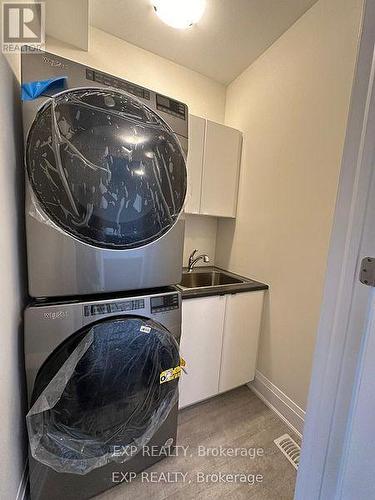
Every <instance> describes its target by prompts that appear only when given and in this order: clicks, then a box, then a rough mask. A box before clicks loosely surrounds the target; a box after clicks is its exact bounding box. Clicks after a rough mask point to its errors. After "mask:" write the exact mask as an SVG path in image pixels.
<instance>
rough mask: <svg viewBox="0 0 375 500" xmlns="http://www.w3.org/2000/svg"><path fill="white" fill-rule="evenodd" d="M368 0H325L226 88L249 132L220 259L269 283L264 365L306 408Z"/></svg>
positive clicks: (238, 122) (232, 120)
mask: <svg viewBox="0 0 375 500" xmlns="http://www.w3.org/2000/svg"><path fill="white" fill-rule="evenodd" d="M361 6H362V0H320V1H319V2H318V3H317V4H315V5H314V6H313V7H312V8H311V9H310V10H309V11H308V12H307V13H306V14H305V15H304V16H303V17H302V18H300V19H299V21H298V22H297V23H296V24H295V25H294V26H292V27H291V28H290V29H289V30H288V31H287V32H286V33H285V34H284V35H283V36H282V37H281V38H280V39H279V40H278V41H277V42H276V43H275V44H274V45H272V47H270V48H269V49H268V50H267V51H266V52H265V53H264V54H263V55H262V56H261V57H260V58H259V59H258V60H257V61H255V63H253V64H252V65H251V66H250V67H249V68H248V69H247V70H246V71H245V72H244V73H242V75H240V76H239V77H238V78H237V79H236V80H235V81H234V82H233V83H232V84H231V85H230V86H229V88H228V92H227V102H226V123H227V124H228V125H231V126H233V127H236V128H239V129H240V130H242V131H243V132H244V146H243V161H242V173H241V181H240V193H239V205H238V218H237V221H236V223H234V222H232V221H229V220H228V221H225V220H222V221H220V222H219V226H218V238H217V247H216V262H217V264H218V265H220V266H223V267H226V268H229V269H230V270H232V271H235V272H238V273H242V274H245V275H248V276H251V277H254V278H256V279H259V280H261V281H265V282H267V283H269V284H270V293H269V298H268V299H267V303H266V307H265V314H264V325H263V330H262V335H261V341H260V350H259V357H258V369H259V370H260V371H261V372H262V374H263V375H265V376H266V377H267V378H268V379H270V380H271V382H273V383H274V384H275V385H276V386H277V387H278V388H279V389H280V390H282V391H283V392H285V393H286V394H287V395H288V396H289V397H290V398H291V399H292V400H293V401H294V402H295V403H297V404H298V405H300V406H301V407H302V408H304V407H305V404H306V397H307V392H308V385H309V380H310V372H311V365H312V355H313V349H314V343H315V332H316V329H317V324H318V319H319V310H320V304H321V299H322V288H323V279H324V274H325V268H326V259H327V250H328V244H329V236H330V231H331V226H332V219H333V213H334V206H335V198H336V192H337V185H338V175H339V168H340V160H341V155H342V151H343V143H344V135H345V128H346V121H347V115H348V108H349V99H350V92H351V86H352V79H353V73H354V65H355V58H356V50H357V41H358V32H359V25H360V15H361Z"/></svg>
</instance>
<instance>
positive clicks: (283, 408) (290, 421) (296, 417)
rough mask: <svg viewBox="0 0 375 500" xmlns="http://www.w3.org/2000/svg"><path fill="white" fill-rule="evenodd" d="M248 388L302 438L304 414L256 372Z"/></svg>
mask: <svg viewBox="0 0 375 500" xmlns="http://www.w3.org/2000/svg"><path fill="white" fill-rule="evenodd" d="M248 386H249V388H250V389H251V390H252V391H253V392H254V393H255V394H256V395H257V396H258V397H259V398H260V399H261V400H262V401H263V402H264V403H265V404H266V405H267V406H268V407H269V408H271V410H273V411H274V412H275V413H276V414H277V415H278V416H279V417H280V418H281V420H283V421H284V422H285V423H286V425H287V426H288V427H290V428H291V430H292V431H293V432H295V433H296V434H297V436H299V437H302V433H303V424H304V421H305V412H304V411H303V410H302V408H300V407H299V406H298V405H297V404H296V403H295V402H294V401H292V400H291V399H290V398H289V397H288V396H287V395H286V394H284V393H283V392H282V391H281V390H280V389H279V388H278V387H276V385H274V384H273V383H272V382H271V381H270V380H268V378H267V377H265V376H264V375H263V374H262V373H260V372H259V371H258V370H257V371H256V373H255V378H254V380H253V381H252V382H250V383H249V384H248Z"/></svg>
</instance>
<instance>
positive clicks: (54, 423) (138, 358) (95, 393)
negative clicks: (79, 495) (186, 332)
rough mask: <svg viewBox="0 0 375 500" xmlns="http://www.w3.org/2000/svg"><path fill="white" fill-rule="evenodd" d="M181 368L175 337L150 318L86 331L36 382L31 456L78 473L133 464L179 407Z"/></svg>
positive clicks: (64, 348)
mask: <svg viewBox="0 0 375 500" xmlns="http://www.w3.org/2000/svg"><path fill="white" fill-rule="evenodd" d="M179 370H180V368H179V348H178V344H177V342H176V340H175V338H174V337H173V335H172V334H171V333H170V332H169V331H168V330H166V329H165V328H164V327H163V326H162V325H160V324H158V323H155V322H154V321H152V320H148V319H144V318H140V317H121V318H117V319H110V320H105V321H102V322H100V323H97V324H95V325H94V326H92V327H91V328H90V327H89V328H85V329H83V330H82V331H80V332H78V333H77V334H75V335H73V336H72V337H70V338H69V339H68V340H67V341H66V342H65V343H64V344H62V345H61V346H60V347H59V348H58V349H56V351H54V352H53V354H52V355H51V356H50V357H49V358H48V360H47V361H46V362H45V363H44V365H43V366H42V368H41V369H40V371H39V373H38V376H37V378H36V381H35V385H34V389H33V395H32V403H31V410H30V411H29V413H28V415H27V418H26V419H27V427H28V433H29V443H30V449H31V453H32V455H33V457H34V458H35V459H36V460H38V461H40V462H42V463H43V464H45V465H47V466H49V467H51V468H52V469H54V470H55V471H57V472H69V473H74V474H86V473H88V472H90V471H91V470H93V469H95V468H97V467H101V466H103V465H105V464H107V463H109V462H111V461H115V462H116V461H117V462H125V461H126V460H129V459H130V458H132V457H133V456H134V455H135V454H136V453H138V452H139V450H140V449H141V448H142V447H143V446H145V445H146V444H147V443H148V442H149V440H150V439H151V438H152V436H153V435H154V434H155V432H156V431H157V430H158V429H159V428H160V426H161V425H162V423H163V422H164V421H165V419H166V418H167V417H168V415H169V413H170V411H171V409H172V408H173V406H174V405H175V404H176V402H177V399H178V376H179ZM166 372H167V373H166Z"/></svg>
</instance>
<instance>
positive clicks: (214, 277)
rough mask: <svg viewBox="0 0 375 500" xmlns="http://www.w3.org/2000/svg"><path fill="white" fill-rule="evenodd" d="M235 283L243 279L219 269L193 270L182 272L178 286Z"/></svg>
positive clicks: (208, 285)
mask: <svg viewBox="0 0 375 500" xmlns="http://www.w3.org/2000/svg"><path fill="white" fill-rule="evenodd" d="M236 283H244V281H243V280H241V279H239V278H235V277H234V276H231V275H229V274H227V273H224V272H221V271H209V272H194V271H193V272H191V273H183V275H182V281H181V283H180V286H181V287H183V288H203V287H211V286H223V285H234V284H236Z"/></svg>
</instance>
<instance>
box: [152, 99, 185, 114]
mask: <svg viewBox="0 0 375 500" xmlns="http://www.w3.org/2000/svg"><path fill="white" fill-rule="evenodd" d="M156 107H157V109H160V110H161V111H164V113H168V114H169V115H173V116H176V117H178V118H181V119H182V120H185V119H186V106H185V104H182V102H178V101H174V100H173V99H168V97H164V96H163V95H160V94H156Z"/></svg>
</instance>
